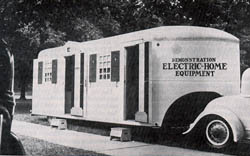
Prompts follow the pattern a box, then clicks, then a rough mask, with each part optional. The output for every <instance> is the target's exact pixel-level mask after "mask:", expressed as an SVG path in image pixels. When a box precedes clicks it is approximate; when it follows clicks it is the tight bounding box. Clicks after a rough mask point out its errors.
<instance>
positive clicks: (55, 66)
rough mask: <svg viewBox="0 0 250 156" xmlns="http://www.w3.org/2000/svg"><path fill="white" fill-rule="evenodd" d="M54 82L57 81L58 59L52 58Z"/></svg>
mask: <svg viewBox="0 0 250 156" xmlns="http://www.w3.org/2000/svg"><path fill="white" fill-rule="evenodd" d="M52 83H54V84H56V83H57V60H52Z"/></svg>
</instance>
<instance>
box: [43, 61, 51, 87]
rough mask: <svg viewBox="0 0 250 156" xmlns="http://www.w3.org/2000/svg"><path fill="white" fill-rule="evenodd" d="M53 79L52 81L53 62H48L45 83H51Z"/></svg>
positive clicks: (45, 70)
mask: <svg viewBox="0 0 250 156" xmlns="http://www.w3.org/2000/svg"><path fill="white" fill-rule="evenodd" d="M51 79H52V62H46V63H45V69H44V81H45V82H51Z"/></svg>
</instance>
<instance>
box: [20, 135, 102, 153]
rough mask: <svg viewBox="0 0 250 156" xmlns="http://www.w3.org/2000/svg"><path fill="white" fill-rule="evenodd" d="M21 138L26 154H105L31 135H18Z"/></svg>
mask: <svg viewBox="0 0 250 156" xmlns="http://www.w3.org/2000/svg"><path fill="white" fill-rule="evenodd" d="M18 137H19V139H20V140H21V142H22V144H23V146H24V149H25V151H26V154H27V155H37V156H38V155H42V156H52V155H53V156H64V155H65V156H66V155H67V156H70V155H77V156H80V155H84V156H106V155H105V154H100V153H95V152H91V151H86V150H82V149H76V148H71V147H66V146H61V145H57V144H53V143H49V142H47V141H43V140H39V139H36V138H32V137H27V136H22V135H18Z"/></svg>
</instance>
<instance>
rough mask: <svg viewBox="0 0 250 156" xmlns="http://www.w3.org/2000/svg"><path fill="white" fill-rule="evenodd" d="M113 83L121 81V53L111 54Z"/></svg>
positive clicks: (114, 52)
mask: <svg viewBox="0 0 250 156" xmlns="http://www.w3.org/2000/svg"><path fill="white" fill-rule="evenodd" d="M111 81H112V82H114V81H116V82H117V81H120V51H113V52H111Z"/></svg>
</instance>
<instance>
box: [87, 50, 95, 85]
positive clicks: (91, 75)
mask: <svg viewBox="0 0 250 156" xmlns="http://www.w3.org/2000/svg"><path fill="white" fill-rule="evenodd" d="M89 82H96V54H92V55H90V59H89Z"/></svg>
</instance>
